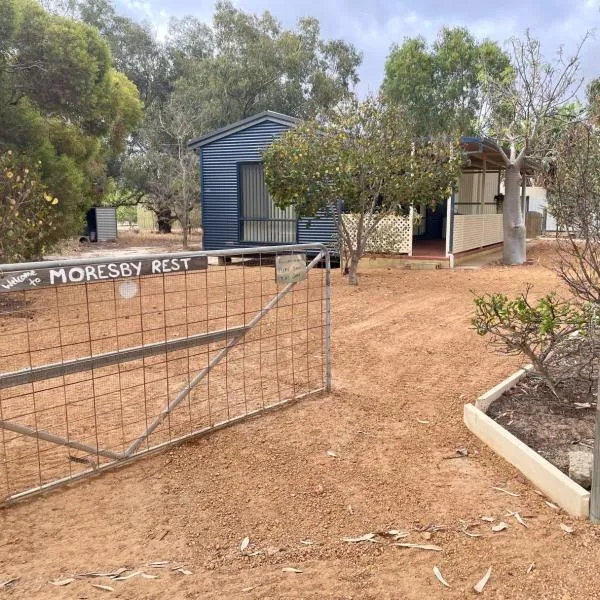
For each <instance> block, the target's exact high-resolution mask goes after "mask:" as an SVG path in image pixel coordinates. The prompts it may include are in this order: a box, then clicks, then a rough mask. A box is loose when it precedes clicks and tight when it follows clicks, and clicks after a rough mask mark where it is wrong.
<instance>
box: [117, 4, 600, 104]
mask: <svg viewBox="0 0 600 600" xmlns="http://www.w3.org/2000/svg"><path fill="white" fill-rule="evenodd" d="M116 3H117V6H118V8H119V9H120V10H122V11H123V12H125V13H127V14H129V15H130V16H132V17H134V18H136V19H138V20H148V21H150V22H152V23H153V24H154V26H155V27H156V29H157V31H158V32H159V34H160V33H161V32H164V31H165V29H166V23H167V22H168V20H169V17H170V16H177V17H181V16H183V15H185V14H193V15H195V16H196V17H198V18H200V19H201V20H203V21H206V22H207V23H210V21H211V15H212V13H213V8H214V0H169V2H168V3H167V2H165V1H164V0H116ZM234 4H235V5H236V6H237V7H238V8H240V9H242V10H244V11H247V12H254V13H256V12H258V13H260V12H263V11H264V10H269V11H270V12H271V13H273V15H275V16H276V17H277V18H278V19H279V20H280V21H281V22H282V23H283V24H284V25H285V26H287V27H292V26H293V25H294V23H295V22H296V20H297V19H298V18H299V17H302V16H313V17H316V18H317V19H319V21H320V23H321V32H322V36H323V37H324V38H342V39H344V40H347V41H350V42H352V43H353V44H354V45H355V46H356V47H357V48H358V49H359V50H360V51H361V52H362V54H363V63H362V65H361V67H360V79H361V82H360V84H359V87H358V91H359V93H360V94H361V95H364V94H365V93H366V92H368V91H376V90H377V89H378V88H379V85H380V84H381V81H382V78H383V66H384V62H385V58H386V56H387V54H388V52H389V49H390V46H391V45H392V44H393V43H395V42H401V41H402V39H403V38H404V37H406V36H416V35H422V36H424V37H426V38H427V39H433V38H434V37H435V36H436V34H437V32H438V30H439V29H440V27H442V26H444V25H449V26H453V25H463V26H466V27H468V28H469V29H470V30H471V32H472V33H473V34H474V35H475V36H476V37H478V38H484V37H488V38H490V39H493V40H496V41H498V42H500V43H502V44H503V43H504V42H505V41H506V40H507V39H508V38H509V37H511V36H513V35H520V34H522V32H523V31H524V30H525V29H526V28H529V29H531V30H532V32H533V33H534V35H535V36H536V37H538V38H539V39H541V40H542V43H543V48H544V50H545V53H546V54H547V55H548V56H550V55H551V54H552V53H554V52H555V51H556V50H557V48H558V47H559V45H561V44H563V45H564V46H565V49H566V50H571V51H572V50H573V49H574V48H575V47H576V45H577V43H578V41H579V40H580V39H581V37H582V36H583V35H584V34H585V32H586V31H587V30H589V29H594V28H596V29H597V30H598V32H597V35H596V36H595V37H594V39H592V40H591V41H589V42H588V43H587V44H586V46H585V48H584V52H583V56H582V62H583V68H584V73H585V76H586V78H587V79H591V78H593V77H595V76H597V75H600V0H503V1H501V2H494V3H492V2H481V1H476V0H467V1H465V0H463V1H460V0H406V1H402V0H338V1H335V0H235V2H234Z"/></svg>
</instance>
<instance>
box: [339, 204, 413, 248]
mask: <svg viewBox="0 0 600 600" xmlns="http://www.w3.org/2000/svg"><path fill="white" fill-rule="evenodd" d="M342 219H343V220H344V225H345V226H346V228H347V229H348V231H349V233H350V235H351V236H352V237H355V236H356V231H357V229H358V220H359V215H357V214H345V215H342ZM365 226H367V223H365ZM412 236H413V228H412V208H411V209H410V213H409V214H408V215H407V216H398V215H388V216H386V217H383V218H382V219H381V220H380V221H379V223H377V226H376V228H375V231H374V232H373V234H372V235H371V237H370V239H369V241H368V242H367V247H366V248H365V251H366V252H375V253H380V254H409V255H410V254H411V253H412Z"/></svg>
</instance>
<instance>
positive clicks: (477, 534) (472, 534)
mask: <svg viewBox="0 0 600 600" xmlns="http://www.w3.org/2000/svg"><path fill="white" fill-rule="evenodd" d="M461 531H462V532H463V533H464V534H465V535H468V536H469V537H481V533H471V532H470V531H467V530H466V529H461Z"/></svg>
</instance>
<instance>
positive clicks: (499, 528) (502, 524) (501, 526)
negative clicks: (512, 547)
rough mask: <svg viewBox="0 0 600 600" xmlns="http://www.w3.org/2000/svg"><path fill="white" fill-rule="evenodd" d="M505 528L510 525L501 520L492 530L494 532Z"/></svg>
mask: <svg viewBox="0 0 600 600" xmlns="http://www.w3.org/2000/svg"><path fill="white" fill-rule="evenodd" d="M504 529H508V525H507V524H506V523H505V522H504V521H501V522H500V523H498V525H493V526H492V531H493V532H494V533H498V531H503V530H504Z"/></svg>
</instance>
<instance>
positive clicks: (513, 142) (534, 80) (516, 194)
mask: <svg viewBox="0 0 600 600" xmlns="http://www.w3.org/2000/svg"><path fill="white" fill-rule="evenodd" d="M586 39H587V36H585V37H584V39H583V41H582V42H581V44H580V45H579V47H578V48H577V50H576V52H575V54H574V55H572V56H570V57H568V56H566V55H565V53H564V51H563V50H562V49H560V50H559V52H558V53H557V55H556V57H555V58H554V59H553V60H552V61H547V60H546V59H545V58H544V56H543V54H542V49H541V44H540V42H539V41H538V40H536V39H534V38H533V37H532V36H531V35H530V34H529V32H527V33H526V34H525V37H524V38H523V39H518V38H513V39H512V40H511V41H510V55H511V62H512V65H513V73H514V76H513V77H512V79H511V80H510V81H509V82H508V83H507V82H502V83H500V82H489V85H488V92H487V93H488V101H487V106H488V107H489V109H490V110H489V114H488V115H487V123H486V124H485V126H484V132H487V133H488V135H490V136H492V137H494V138H496V139H497V141H498V142H499V144H500V146H501V147H502V150H501V155H502V159H503V161H504V164H505V166H506V174H505V197H504V205H503V206H504V211H503V214H504V264H507V265H513V264H522V263H524V262H525V260H526V245H525V242H526V235H525V233H526V232H525V220H524V215H523V211H522V207H521V201H520V186H521V175H522V173H525V172H526V171H527V170H528V169H531V168H532V167H535V166H536V165H543V164H544V163H545V162H547V161H548V159H552V157H553V156H555V154H556V152H555V146H556V143H557V141H558V139H560V137H561V135H556V132H557V126H558V131H559V132H562V131H563V130H564V127H565V124H564V120H565V117H567V116H568V115H569V114H570V108H569V107H570V106H571V103H572V101H573V99H574V98H575V96H576V94H577V92H578V90H579V88H580V86H581V83H582V78H581V77H580V60H579V54H580V52H581V48H582V46H583V43H584V42H585V40H586Z"/></svg>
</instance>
